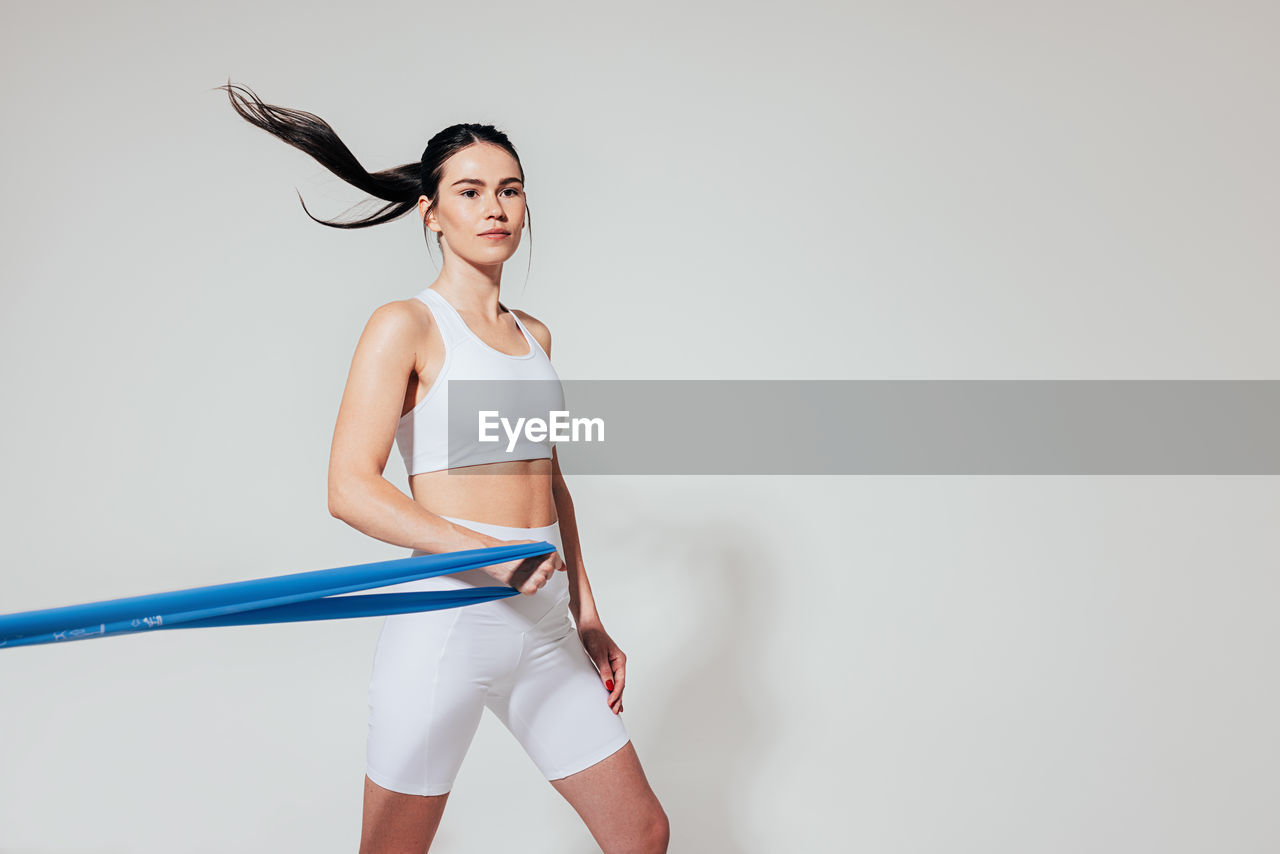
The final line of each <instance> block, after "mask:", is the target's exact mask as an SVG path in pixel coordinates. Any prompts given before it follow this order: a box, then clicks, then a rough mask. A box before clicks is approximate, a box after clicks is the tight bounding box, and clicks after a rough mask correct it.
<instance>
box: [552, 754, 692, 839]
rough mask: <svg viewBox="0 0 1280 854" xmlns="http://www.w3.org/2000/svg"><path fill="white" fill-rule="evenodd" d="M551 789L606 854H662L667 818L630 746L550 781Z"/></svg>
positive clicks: (667, 832)
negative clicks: (553, 789)
mask: <svg viewBox="0 0 1280 854" xmlns="http://www.w3.org/2000/svg"><path fill="white" fill-rule="evenodd" d="M551 785H552V786H554V787H555V789H556V791H557V792H559V793H560V794H561V795H562V796H563V797H564V799H565V800H566V801H568V802H569V805H570V806H572V807H573V808H574V810H576V811H577V813H578V815H579V816H581V817H582V821H583V823H585V824H586V826H587V829H588V830H590V831H591V835H592V837H594V838H595V840H596V844H598V845H599V846H600V848H601V849H602V850H603V851H604V852H605V854H614V852H632V851H635V852H656V851H666V850H667V842H668V841H669V839H670V836H671V831H670V825H669V823H668V821H667V814H666V812H665V811H664V810H663V809H662V804H660V803H659V802H658V797H657V795H655V794H654V792H653V789H652V788H651V787H650V786H649V780H648V778H646V777H645V775H644V769H643V768H642V767H641V766H640V757H639V756H637V755H636V750H635V746H634V745H633V744H632V743H631V742H630V741H628V742H627V743H626V744H625V745H624V746H623V747H622V749H621V750H618V751H616V752H615V753H613V754H611V755H610V756H608V757H606V758H605V759H603V760H601V761H600V762H597V763H596V764H594V765H591V766H590V767H588V768H584V769H583V770H581V771H579V772H577V773H576V774H570V775H569V776H568V777H564V778H562V779H559V780H552V781H551Z"/></svg>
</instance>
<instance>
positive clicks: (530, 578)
mask: <svg viewBox="0 0 1280 854" xmlns="http://www.w3.org/2000/svg"><path fill="white" fill-rule="evenodd" d="M536 542H540V541H539V540H495V541H494V542H493V543H492V545H495V546H514V545H517V544H521V543H536ZM481 569H483V570H484V571H485V572H486V573H488V574H489V575H491V576H493V577H494V578H495V579H497V580H498V581H500V582H502V583H503V584H505V585H507V586H508V587H514V588H515V589H516V590H519V591H520V592H521V593H523V594H525V595H526V596H532V595H533V594H535V593H537V592H538V591H539V590H541V589H542V587H543V585H545V584H546V583H547V582H548V581H550V580H551V578H552V576H553V575H554V574H555V573H556V572H557V571H561V572H567V571H568V567H566V566H565V564H564V561H563V560H562V559H561V558H560V552H558V551H554V552H551V553H549V554H545V555H535V556H534V557H526V558H521V559H519V560H510V561H507V562H506V563H495V564H490V565H489V566H485V567H481Z"/></svg>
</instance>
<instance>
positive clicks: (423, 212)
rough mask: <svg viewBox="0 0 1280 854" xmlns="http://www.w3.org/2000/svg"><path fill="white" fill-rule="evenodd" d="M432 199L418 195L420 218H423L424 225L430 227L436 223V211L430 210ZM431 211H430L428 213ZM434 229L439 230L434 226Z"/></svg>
mask: <svg viewBox="0 0 1280 854" xmlns="http://www.w3.org/2000/svg"><path fill="white" fill-rule="evenodd" d="M430 208H431V200H430V199H428V198H427V197H426V196H418V219H420V220H422V223H423V225H424V226H426V227H428V228H430V227H431V226H434V225H435V224H436V215H435V211H430ZM428 211H430V213H428ZM431 230H432V231H438V230H439V228H438V227H436V228H432V229H431Z"/></svg>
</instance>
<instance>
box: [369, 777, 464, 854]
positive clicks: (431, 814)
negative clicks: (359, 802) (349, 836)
mask: <svg viewBox="0 0 1280 854" xmlns="http://www.w3.org/2000/svg"><path fill="white" fill-rule="evenodd" d="M448 800H449V793H448V792H445V793H444V794H443V795H406V794H403V793H401V792H393V791H391V790H390V789H384V788H383V787H381V786H379V785H378V784H377V783H375V782H373V781H372V780H370V779H369V778H368V777H365V778H364V818H363V821H362V823H361V827H360V854H392V852H406V851H412V852H414V854H421V852H424V851H426V850H427V849H428V848H430V847H431V840H433V839H435V836H436V830H437V829H439V827H440V817H441V816H442V815H444V805H445V802H446V801H448Z"/></svg>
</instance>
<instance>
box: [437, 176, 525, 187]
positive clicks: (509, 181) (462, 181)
mask: <svg viewBox="0 0 1280 854" xmlns="http://www.w3.org/2000/svg"><path fill="white" fill-rule="evenodd" d="M512 183H515V184H523V183H524V182H523V181H521V180H520V179H519V178H503V179H502V180H501V181H499V182H498V186H499V187H501V186H502V185H503V184H512ZM459 184H479V185H480V186H481V187H483V186H484V181H481V180H480V179H479V178H459V179H458V180H457V181H454V182H453V183H452V184H450V185H449V186H450V187H456V186H458V185H459Z"/></svg>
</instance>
